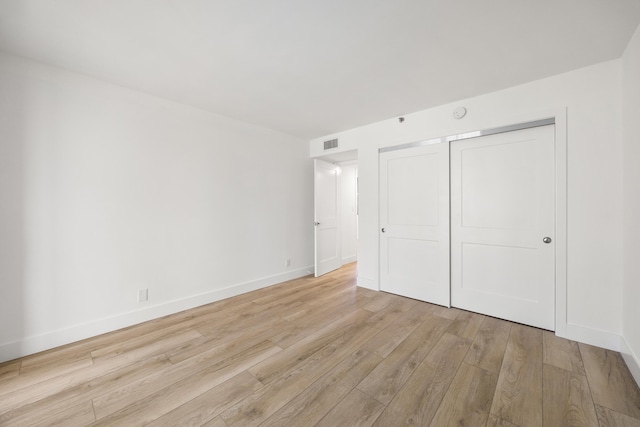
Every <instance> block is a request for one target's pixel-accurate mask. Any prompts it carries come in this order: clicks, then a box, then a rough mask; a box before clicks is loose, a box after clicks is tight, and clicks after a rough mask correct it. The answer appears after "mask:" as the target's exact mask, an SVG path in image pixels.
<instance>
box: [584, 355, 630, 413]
mask: <svg viewBox="0 0 640 427" xmlns="http://www.w3.org/2000/svg"><path fill="white" fill-rule="evenodd" d="M579 348H580V354H581V355H582V361H583V362H584V368H585V371H586V373H587V378H588V379H589V386H590V387H591V394H592V395H593V401H594V402H595V403H597V404H598V405H600V406H604V407H606V408H609V409H613V410H614V411H617V412H620V413H621V414H625V415H628V416H630V417H633V418H640V390H639V389H638V386H637V384H636V383H635V381H634V379H633V377H632V376H631V372H629V368H627V365H626V364H625V363H624V360H623V359H622V356H621V355H620V353H616V352H613V351H611V350H605V349H602V348H598V347H594V346H591V345H588V344H582V343H580V344H579Z"/></svg>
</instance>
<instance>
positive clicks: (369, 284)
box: [356, 276, 380, 291]
mask: <svg viewBox="0 0 640 427" xmlns="http://www.w3.org/2000/svg"><path fill="white" fill-rule="evenodd" d="M356 284H357V285H358V286H360V287H362V288H367V289H371V290H373V291H379V290H380V286H378V282H377V281H376V280H375V279H370V278H368V277H363V276H358V279H357V281H356Z"/></svg>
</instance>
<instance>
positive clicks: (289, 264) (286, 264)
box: [284, 258, 291, 267]
mask: <svg viewBox="0 0 640 427" xmlns="http://www.w3.org/2000/svg"><path fill="white" fill-rule="evenodd" d="M284 266H285V267H291V258H287V261H286V262H285V263H284Z"/></svg>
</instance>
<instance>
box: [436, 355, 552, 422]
mask: <svg viewBox="0 0 640 427" xmlns="http://www.w3.org/2000/svg"><path fill="white" fill-rule="evenodd" d="M497 382H498V376H497V375H496V374H494V373H492V372H489V371H485V370H484V369H480V368H477V367H475V366H473V365H469V364H467V363H462V365H461V366H460V369H459V370H458V373H457V374H456V376H455V378H454V379H453V382H452V383H451V386H449V389H448V390H447V393H446V394H445V396H444V398H443V399H442V402H441V403H440V406H439V407H438V411H437V412H436V415H435V417H434V418H433V421H431V426H433V427H439V426H482V425H484V424H485V423H486V422H487V419H488V417H489V411H490V410H491V402H492V401H493V394H494V393H495V390H496V384H497ZM547 425H553V424H547Z"/></svg>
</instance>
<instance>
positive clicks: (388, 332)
mask: <svg viewBox="0 0 640 427" xmlns="http://www.w3.org/2000/svg"><path fill="white" fill-rule="evenodd" d="M432 311H433V310H432V309H431V305H430V304H417V305H414V306H413V307H411V308H410V309H409V311H407V312H406V313H403V314H402V315H401V316H400V317H399V318H397V319H395V320H393V321H391V322H390V323H389V325H388V326H387V327H386V328H384V329H382V330H381V331H380V333H379V334H377V335H376V336H375V337H373V338H372V339H371V340H369V342H367V343H366V344H365V345H364V347H363V348H364V349H365V350H367V351H370V352H372V353H375V354H377V355H378V356H380V357H387V356H388V355H389V353H391V352H392V351H393V350H394V349H395V348H396V347H397V346H398V345H399V344H400V343H401V342H402V341H404V340H405V339H406V338H407V337H408V336H409V334H411V333H412V332H413V331H414V330H415V329H416V328H417V327H418V326H420V324H421V323H422V322H424V321H425V319H426V318H427V317H428V316H429V315H430V314H431V312H432Z"/></svg>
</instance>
